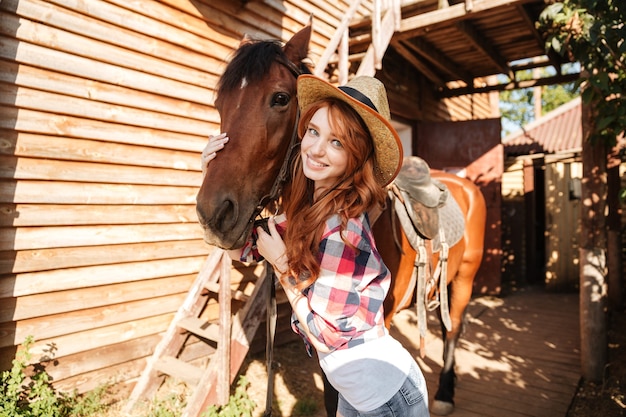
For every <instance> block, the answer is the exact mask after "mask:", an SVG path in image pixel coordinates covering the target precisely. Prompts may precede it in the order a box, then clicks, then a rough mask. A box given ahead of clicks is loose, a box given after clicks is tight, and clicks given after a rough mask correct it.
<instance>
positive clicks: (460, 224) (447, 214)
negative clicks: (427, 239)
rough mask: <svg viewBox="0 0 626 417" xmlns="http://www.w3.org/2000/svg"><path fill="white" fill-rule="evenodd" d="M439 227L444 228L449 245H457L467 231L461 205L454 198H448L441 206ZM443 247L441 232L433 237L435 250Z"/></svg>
mask: <svg viewBox="0 0 626 417" xmlns="http://www.w3.org/2000/svg"><path fill="white" fill-rule="evenodd" d="M439 227H440V228H441V229H443V231H444V233H445V236H446V243H447V244H448V247H452V246H454V245H456V244H457V243H458V242H459V240H461V238H462V237H463V232H464V231H465V218H464V217H463V212H462V211H461V207H459V204H458V203H457V202H456V200H455V199H454V198H448V199H447V200H446V203H445V204H444V205H443V206H441V207H439ZM440 249H441V241H440V239H439V234H437V236H436V237H435V238H434V239H433V252H438V251H439V250H440Z"/></svg>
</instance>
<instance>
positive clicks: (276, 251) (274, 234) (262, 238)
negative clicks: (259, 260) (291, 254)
mask: <svg viewBox="0 0 626 417" xmlns="http://www.w3.org/2000/svg"><path fill="white" fill-rule="evenodd" d="M267 228H268V230H269V234H268V233H267V232H266V231H265V230H263V228H262V227H260V226H259V227H257V234H258V236H257V241H256V246H257V249H258V250H259V253H260V254H261V255H262V256H263V257H264V258H265V260H266V261H268V262H269V263H271V264H272V265H273V266H274V270H275V271H276V272H277V275H278V274H280V275H284V274H286V273H288V272H289V264H288V260H287V256H286V255H285V250H286V247H285V242H283V238H282V237H281V236H280V234H279V233H278V231H277V230H276V221H275V220H274V216H272V217H270V218H269V219H268V221H267ZM280 275H279V278H280Z"/></svg>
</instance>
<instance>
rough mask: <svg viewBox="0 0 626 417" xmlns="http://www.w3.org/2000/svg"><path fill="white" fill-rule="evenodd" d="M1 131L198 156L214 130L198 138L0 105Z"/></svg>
mask: <svg viewBox="0 0 626 417" xmlns="http://www.w3.org/2000/svg"><path fill="white" fill-rule="evenodd" d="M0 128H1V129H5V130H10V131H12V132H30V133H41V134H44V135H54V136H55V137H56V136H63V137H68V138H72V137H83V138H89V139H93V140H101V141H105V142H115V143H128V144H133V145H138V146H147V147H157V148H163V149H174V150H186V151H191V152H198V154H200V152H202V149H204V147H205V146H206V143H207V135H208V134H209V133H211V132H212V131H213V130H211V129H212V128H216V126H215V125H214V124H213V125H211V124H208V125H207V128H206V129H205V131H204V132H202V133H201V134H198V135H188V134H182V133H176V132H166V131H159V130H156V129H151V128H145V127H136V126H130V125H119V124H115V123H108V122H106V121H99V120H88V119H81V118H79V117H72V116H64V115H60V114H58V113H46V112H40V111H32V110H28V109H20V110H19V114H18V112H17V109H16V108H15V107H10V106H2V105H0ZM216 129H217V128H216ZM218 130H219V129H218ZM12 134H14V133H12Z"/></svg>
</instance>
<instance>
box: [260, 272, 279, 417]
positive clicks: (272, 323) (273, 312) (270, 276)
mask: <svg viewBox="0 0 626 417" xmlns="http://www.w3.org/2000/svg"><path fill="white" fill-rule="evenodd" d="M265 281H266V284H265V285H269V291H270V293H269V297H267V307H266V308H267V319H266V323H265V324H266V326H265V328H266V339H267V340H266V341H265V355H266V358H265V360H266V367H267V393H266V397H265V413H263V416H264V417H270V416H271V415H272V400H273V397H274V372H273V367H272V362H273V360H274V336H275V335H276V318H277V316H278V314H277V307H276V286H275V285H274V268H272V265H271V264H270V263H269V262H267V261H265Z"/></svg>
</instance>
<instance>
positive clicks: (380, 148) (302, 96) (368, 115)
mask: <svg viewBox="0 0 626 417" xmlns="http://www.w3.org/2000/svg"><path fill="white" fill-rule="evenodd" d="M330 97H334V98H337V99H339V100H342V101H344V102H346V103H348V104H349V105H350V107H352V108H353V109H354V110H356V112H357V113H358V114H359V115H360V116H361V118H362V119H363V121H364V122H365V125H366V126H367V128H368V129H369V131H370V134H371V135H372V139H373V141H374V152H375V154H376V158H375V159H376V166H375V174H376V179H377V180H378V182H379V183H380V184H381V185H382V186H386V185H387V184H389V183H390V182H391V181H393V179H394V178H395V177H396V175H397V174H398V172H399V171H400V167H401V166H402V142H400V137H399V136H398V132H396V129H394V127H393V126H392V125H391V123H390V120H391V114H390V112H389V102H388V101H387V92H386V91H385V86H384V85H383V83H382V82H380V81H379V80H377V79H376V78H373V77H368V76H359V77H355V78H354V79H352V80H351V81H350V82H348V84H346V85H345V86H340V87H335V86H334V85H332V84H330V83H328V82H327V81H325V80H323V79H321V78H318V77H315V76H313V75H307V74H304V75H301V76H299V77H298V105H299V106H300V109H301V110H303V109H305V108H307V107H308V106H309V105H310V104H312V103H315V102H317V101H319V100H322V99H326V98H330Z"/></svg>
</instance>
